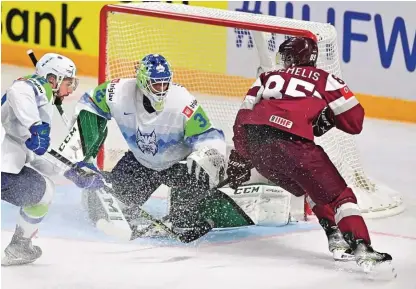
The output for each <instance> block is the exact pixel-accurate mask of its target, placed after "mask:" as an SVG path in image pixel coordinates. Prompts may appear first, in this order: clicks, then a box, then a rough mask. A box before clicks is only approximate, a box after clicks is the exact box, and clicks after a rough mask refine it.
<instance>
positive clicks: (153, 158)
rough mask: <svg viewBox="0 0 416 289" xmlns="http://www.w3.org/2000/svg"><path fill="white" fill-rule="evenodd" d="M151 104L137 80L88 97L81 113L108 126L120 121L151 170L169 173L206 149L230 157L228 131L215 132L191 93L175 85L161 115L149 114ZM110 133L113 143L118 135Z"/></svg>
mask: <svg viewBox="0 0 416 289" xmlns="http://www.w3.org/2000/svg"><path fill="white" fill-rule="evenodd" d="M145 102H146V98H145V97H144V96H143V94H142V92H141V91H140V89H139V88H138V87H137V85H136V79H134V78H128V79H113V80H111V81H107V82H105V83H103V84H101V85H99V86H98V87H96V88H95V89H94V90H91V91H89V92H87V93H85V94H84V95H83V96H82V98H81V99H80V101H79V103H78V105H77V107H76V113H77V114H79V113H80V112H81V111H82V110H87V111H89V112H93V113H94V114H96V115H99V116H100V117H102V118H104V119H106V120H110V119H114V120H115V121H116V123H117V125H118V127H119V128H120V131H121V133H122V135H123V137H124V139H125V141H126V142H127V144H128V146H129V149H130V150H131V151H132V152H133V154H134V155H135V157H136V159H137V160H138V161H139V162H140V163H141V164H142V165H144V166H146V167H148V168H150V169H154V170H157V171H161V170H164V169H167V168H169V167H171V166H172V165H174V164H176V163H178V162H179V161H182V160H185V159H186V157H187V156H188V155H189V154H190V153H192V152H193V151H196V150H199V149H200V148H202V147H210V148H215V149H217V150H218V151H219V152H220V153H221V154H223V155H224V156H225V153H226V143H225V139H224V134H223V132H222V130H220V129H218V128H216V127H215V126H214V124H213V123H212V122H211V120H210V119H209V116H208V115H207V114H206V113H205V111H204V109H203V108H202V106H201V105H200V104H199V103H198V102H197V100H196V99H195V97H194V96H193V95H192V94H191V93H189V92H188V90H187V89H186V88H184V87H182V86H180V85H177V84H172V85H171V87H170V89H169V91H168V93H167V95H166V102H165V106H164V109H163V111H161V112H158V113H156V112H151V113H149V112H148V110H146V108H145ZM90 127H94V126H90ZM86 131H89V134H94V131H92V130H91V129H90V128H89V129H85V128H84V129H83V132H82V136H83V138H85V139H88V137H91V135H90V136H88V135H87V133H86ZM95 133H97V132H95ZM99 133H101V132H99ZM108 133H109V134H110V135H109V136H107V138H108V137H112V136H111V133H112V132H111V131H109V132H108ZM120 141H121V140H120ZM112 142H113V143H116V140H114V139H113V140H112Z"/></svg>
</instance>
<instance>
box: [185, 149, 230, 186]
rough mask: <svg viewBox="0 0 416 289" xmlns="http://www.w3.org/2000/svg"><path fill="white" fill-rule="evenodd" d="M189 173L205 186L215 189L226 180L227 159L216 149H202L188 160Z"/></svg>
mask: <svg viewBox="0 0 416 289" xmlns="http://www.w3.org/2000/svg"><path fill="white" fill-rule="evenodd" d="M187 166H188V173H189V174H191V175H193V176H195V178H196V179H197V180H198V181H199V182H201V183H202V184H204V185H209V187H210V188H213V187H215V186H216V185H218V183H219V182H221V181H222V180H223V179H224V174H225V159H224V156H223V155H222V154H220V153H219V152H218V151H217V150H216V149H213V148H208V147H205V148H202V149H201V150H198V151H195V152H193V153H191V154H190V155H189V156H188V158H187Z"/></svg>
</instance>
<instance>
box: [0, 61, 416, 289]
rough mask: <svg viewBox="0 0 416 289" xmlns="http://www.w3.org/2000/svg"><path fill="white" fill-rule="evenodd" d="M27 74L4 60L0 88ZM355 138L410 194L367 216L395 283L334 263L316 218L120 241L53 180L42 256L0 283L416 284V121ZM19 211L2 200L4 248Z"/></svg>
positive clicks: (69, 286) (106, 288)
mask: <svg viewBox="0 0 416 289" xmlns="http://www.w3.org/2000/svg"><path fill="white" fill-rule="evenodd" d="M30 73H32V70H27V69H22V68H17V67H13V66H8V65H2V79H1V85H2V86H1V90H2V94H3V93H4V91H5V88H7V86H8V85H9V84H10V83H11V82H12V81H13V79H16V78H17V77H19V76H22V75H27V74H30ZM95 84H96V80H95V79H92V78H81V84H80V87H79V89H78V91H77V94H75V95H74V96H73V97H70V98H69V99H67V100H66V101H67V105H68V104H71V102H72V103H73V102H74V101H75V100H76V99H77V97H79V94H80V93H81V92H83V91H85V90H86V89H88V88H92V87H93V86H94V85H95ZM71 108H72V107H71V105H69V106H68V112H67V113H68V114H69V115H70V114H71ZM54 121H55V122H54V124H53V129H52V139H54V138H55V139H56V140H58V142H59V141H60V140H62V139H63V136H64V135H65V129H63V125H62V121H61V120H60V119H59V116H58V114H56V117H55V118H54ZM121 141H122V140H121ZM357 143H358V148H359V151H360V155H361V158H362V159H361V161H362V163H363V166H364V169H365V170H366V171H367V174H369V175H370V176H371V177H373V178H374V179H376V180H382V181H383V183H385V184H387V185H388V186H389V187H391V188H394V189H395V190H397V191H399V192H400V193H401V194H402V196H403V198H404V202H405V205H406V211H405V212H403V213H401V214H400V215H396V216H393V217H389V218H384V219H369V220H367V224H368V227H369V230H370V232H371V236H372V241H373V246H374V248H375V249H376V250H379V251H381V252H388V253H390V254H391V255H392V256H393V265H394V267H395V269H396V272H397V278H396V279H391V278H389V277H391V276H389V275H379V276H374V275H366V274H364V273H362V272H361V271H360V270H359V268H358V267H357V266H356V265H355V263H354V262H348V263H337V262H334V261H333V259H332V256H331V255H330V253H329V252H328V249H327V241H326V237H325V235H324V233H323V231H322V230H321V229H320V226H319V225H318V224H317V223H316V221H315V220H314V219H312V220H311V221H309V222H298V223H292V224H290V225H288V226H285V227H279V228H261V227H254V228H240V229H235V230H225V231H221V232H218V231H216V232H211V233H209V234H208V235H207V236H205V237H204V238H202V239H200V240H198V241H196V242H194V243H191V244H188V245H183V244H180V243H178V242H176V241H172V240H167V239H150V238H147V239H140V240H136V241H133V242H129V243H120V242H118V241H116V240H114V239H112V238H110V237H108V236H105V235H104V234H103V233H101V232H99V231H98V230H97V229H95V228H94V227H93V226H92V224H91V223H90V222H89V221H88V220H87V218H86V212H85V211H84V210H83V209H82V207H81V205H80V203H81V193H80V190H78V189H77V188H76V187H75V186H74V185H72V184H70V183H68V182H67V181H65V180H64V179H62V178H57V179H56V181H57V184H58V185H57V191H56V196H55V200H54V203H53V205H52V206H51V207H50V211H49V214H48V215H47V217H45V219H44V221H43V222H42V223H41V226H40V233H39V236H38V238H37V239H35V240H34V243H36V244H37V245H39V246H41V247H42V249H43V256H42V257H41V258H40V259H39V260H38V261H36V262H35V263H33V264H31V265H26V266H19V267H2V269H1V273H2V274H1V275H2V280H1V285H2V288H7V289H23V288H31V289H73V288H79V289H113V288H122V289H133V288H134V289H136V288H146V289H159V288H163V289H173V288H178V289H188V288H189V289H199V288H200V289H203V288H209V289H211V288H220V287H222V288H230V289H231V288H236V289H237V288H238V289H246V288H247V289H249V288H250V289H252V288H261V289H268V288H287V289H289V288H305V289H306V288H340V289H341V288H354V289H359V288H368V289H369V288H374V289H382V288H400V289H416V281H415V277H414V275H415V272H416V269H415V268H416V193H415V184H414V180H415V172H416V124H405V123H396V122H389V121H383V120H374V119H366V120H365V124H364V130H363V133H362V134H361V135H359V136H358V137H357ZM55 144H56V143H55ZM17 215H18V210H17V208H14V207H13V206H11V205H9V204H7V203H4V202H2V205H1V226H2V238H1V241H2V249H4V248H5V246H6V245H7V244H8V242H9V240H10V238H11V236H12V232H13V230H14V226H15V220H16V217H17Z"/></svg>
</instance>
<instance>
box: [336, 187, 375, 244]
mask: <svg viewBox="0 0 416 289" xmlns="http://www.w3.org/2000/svg"><path fill="white" fill-rule="evenodd" d="M330 205H331V207H332V208H334V210H335V222H336V224H337V226H338V228H339V230H340V231H341V232H342V234H343V235H344V236H345V234H348V235H351V234H352V238H349V239H362V240H364V242H365V243H367V244H368V245H370V244H371V240H370V235H369V233H368V229H367V225H366V224H365V222H364V219H363V217H362V216H361V212H360V208H359V207H358V205H357V198H356V197H355V194H354V192H353V191H352V190H351V188H349V187H347V188H345V190H344V191H343V192H342V193H341V194H340V195H339V196H338V197H337V198H336V199H335V200H334V201H333V202H332V203H331V204H330ZM347 241H348V240H347ZM350 245H352V244H350Z"/></svg>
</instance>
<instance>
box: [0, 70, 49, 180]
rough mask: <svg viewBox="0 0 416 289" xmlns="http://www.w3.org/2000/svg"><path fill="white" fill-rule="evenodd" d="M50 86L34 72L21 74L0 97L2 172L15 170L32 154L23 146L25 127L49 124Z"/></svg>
mask: <svg viewBox="0 0 416 289" xmlns="http://www.w3.org/2000/svg"><path fill="white" fill-rule="evenodd" d="M52 95H53V94H52V88H51V86H50V85H49V83H48V82H47V81H46V79H45V78H43V77H40V76H38V75H36V74H35V75H29V76H25V77H21V78H19V79H17V80H15V81H14V82H13V84H12V85H11V86H10V87H9V88H8V89H7V90H6V93H5V94H4V95H3V96H2V98H1V123H2V126H3V129H4V133H5V135H4V139H3V141H2V146H1V157H2V168H1V171H2V172H8V173H18V172H20V170H21V169H22V168H23V166H24V165H25V163H27V162H29V161H30V160H32V159H33V157H34V154H33V152H31V151H30V150H28V149H27V148H26V145H25V141H26V140H27V139H28V138H30V132H29V128H30V127H31V126H32V125H33V124H35V123H38V122H47V123H49V124H50V125H51V121H52V114H53V106H52Z"/></svg>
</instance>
